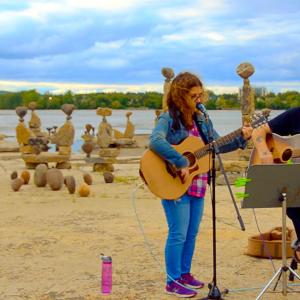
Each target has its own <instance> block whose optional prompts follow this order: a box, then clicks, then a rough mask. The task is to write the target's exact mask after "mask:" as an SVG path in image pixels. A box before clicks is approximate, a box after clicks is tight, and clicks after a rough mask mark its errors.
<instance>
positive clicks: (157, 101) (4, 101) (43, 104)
mask: <svg viewBox="0 0 300 300" xmlns="http://www.w3.org/2000/svg"><path fill="white" fill-rule="evenodd" d="M207 96H208V100H207V102H206V107H207V109H210V110H214V109H240V99H239V96H238V94H222V95H216V94H214V92H212V91H208V92H207ZM162 97H163V95H162V94H161V93H158V92H145V93H142V92H140V93H120V92H112V93H91V94H74V93H72V92H71V91H68V92H66V93H64V94H61V95H52V94H50V93H45V94H40V93H39V92H37V91H36V90H27V91H21V92H0V109H15V108H16V107H17V106H28V104H29V103H30V102H32V101H34V102H36V103H37V108H38V109H60V107H61V106H62V105H63V104H65V103H69V104H74V105H75V107H76V108H77V109H96V108H97V107H109V108H112V109H160V108H161V106H162ZM297 106H300V93H299V92H297V91H287V92H284V93H278V94H275V93H269V94H267V95H266V96H260V97H258V96H255V107H256V109H263V108H270V109H287V108H290V107H297Z"/></svg>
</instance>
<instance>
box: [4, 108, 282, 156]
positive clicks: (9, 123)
mask: <svg viewBox="0 0 300 300" xmlns="http://www.w3.org/2000/svg"><path fill="white" fill-rule="evenodd" d="M131 111H132V112H133V113H132V115H131V117H130V120H131V121H132V123H133V124H134V125H135V133H136V134H149V133H150V132H151V130H152V129H153V126H154V120H155V111H154V110H131ZM36 112H37V114H38V115H39V117H40V119H41V121H42V129H43V131H46V128H47V127H52V126H54V125H56V126H58V127H60V126H61V125H62V124H63V123H64V121H65V119H66V116H65V114H64V113H63V112H62V111H61V110H37V111H36ZM127 112H128V110H113V111H112V115H111V116H109V117H107V121H108V122H109V123H110V124H111V125H112V127H113V128H115V129H118V130H120V131H124V129H125V126H126V113H127ZM281 112H282V111H280V110H276V111H275V110H274V111H271V115H270V118H273V117H275V116H276V115H278V114H279V113H281ZM208 114H209V116H210V118H211V120H212V121H213V123H214V127H215V129H216V130H217V132H218V133H219V134H220V135H221V136H223V135H226V134H227V133H230V132H231V131H234V130H235V129H237V128H239V127H240V126H241V112H240V111H239V110H211V111H208ZM30 115H31V114H30V112H29V113H28V114H27V115H26V116H25V122H26V124H28V121H29V119H30ZM101 120H102V117H100V116H98V115H97V114H96V110H75V111H74V112H73V115H72V121H73V124H74V127H75V143H74V146H73V150H74V151H78V149H79V148H80V145H81V144H82V140H81V135H82V134H83V132H84V127H85V124H87V123H89V124H91V125H93V126H94V127H95V129H96V130H97V128H98V125H99V123H100V122H101ZM17 124H18V116H17V115H16V113H15V111H14V110H0V133H4V134H7V135H9V136H12V137H11V138H9V139H11V140H14V139H15V138H14V136H15V127H16V125H17Z"/></svg>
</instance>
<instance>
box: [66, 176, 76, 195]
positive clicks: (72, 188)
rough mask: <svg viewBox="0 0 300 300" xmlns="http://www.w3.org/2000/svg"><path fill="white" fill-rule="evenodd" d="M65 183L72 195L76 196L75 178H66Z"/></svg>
mask: <svg viewBox="0 0 300 300" xmlns="http://www.w3.org/2000/svg"><path fill="white" fill-rule="evenodd" d="M64 183H65V185H66V187H67V189H68V191H69V193H70V194H74V193H75V190H76V181H75V178H74V176H71V175H69V176H66V177H65V179H64Z"/></svg>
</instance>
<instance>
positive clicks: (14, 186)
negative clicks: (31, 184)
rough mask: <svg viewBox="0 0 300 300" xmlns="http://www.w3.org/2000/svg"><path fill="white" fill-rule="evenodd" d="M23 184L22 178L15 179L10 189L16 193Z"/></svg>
mask: <svg viewBox="0 0 300 300" xmlns="http://www.w3.org/2000/svg"><path fill="white" fill-rule="evenodd" d="M23 184H24V181H23V179H22V178H15V179H14V180H12V182H11V188H12V189H13V191H15V192H17V191H18V190H19V189H20V187H21V186H22V185H23Z"/></svg>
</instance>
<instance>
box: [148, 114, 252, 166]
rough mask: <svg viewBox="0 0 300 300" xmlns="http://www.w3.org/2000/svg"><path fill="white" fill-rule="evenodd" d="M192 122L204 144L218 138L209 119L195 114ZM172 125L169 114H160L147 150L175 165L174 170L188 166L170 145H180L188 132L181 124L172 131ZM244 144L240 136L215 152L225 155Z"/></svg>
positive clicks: (185, 159) (242, 146)
mask: <svg viewBox="0 0 300 300" xmlns="http://www.w3.org/2000/svg"><path fill="white" fill-rule="evenodd" d="M194 120H195V123H196V125H197V128H198V130H199V133H200V135H201V137H202V139H203V142H204V143H205V144H207V143H208V142H209V141H210V138H209V137H210V136H212V137H213V140H217V139H218V138H219V135H218V133H217V132H216V131H215V129H214V128H213V124H212V122H211V120H210V119H208V120H206V119H205V117H204V116H203V115H202V114H199V113H196V114H195V118H194ZM172 125H173V118H172V117H171V116H170V114H169V112H165V113H163V114H161V115H160V116H159V119H158V122H157V125H156V127H155V128H154V129H153V131H152V134H151V135H150V143H149V148H150V149H151V150H153V151H154V152H155V153H157V154H158V155H159V156H161V157H162V158H163V159H165V160H167V161H169V162H170V163H171V164H173V165H175V167H176V168H184V167H187V166H188V160H187V158H186V157H185V156H183V155H182V154H180V153H179V152H177V151H176V150H175V149H174V147H172V145H177V144H180V142H182V141H183V140H184V139H185V138H187V137H188V135H189V132H188V130H187V129H186V128H185V127H184V125H183V124H182V123H180V128H179V129H174V128H173V127H172ZM210 133H212V134H210ZM246 144H247V142H246V141H245V139H244V138H243V137H242V136H239V137H237V138H235V139H234V140H233V141H232V142H230V143H228V144H225V145H223V146H221V147H219V148H218V149H217V151H218V152H219V153H226V152H230V151H233V150H236V149H238V148H242V149H244V148H245V147H246Z"/></svg>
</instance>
